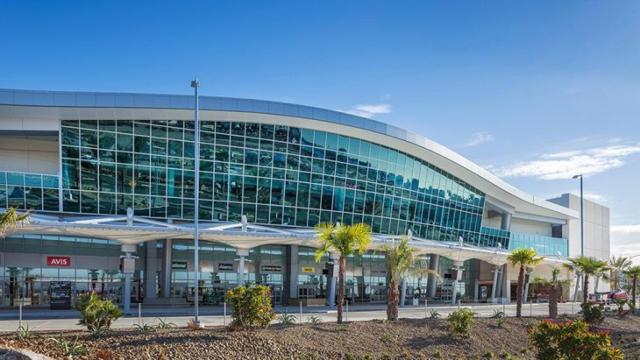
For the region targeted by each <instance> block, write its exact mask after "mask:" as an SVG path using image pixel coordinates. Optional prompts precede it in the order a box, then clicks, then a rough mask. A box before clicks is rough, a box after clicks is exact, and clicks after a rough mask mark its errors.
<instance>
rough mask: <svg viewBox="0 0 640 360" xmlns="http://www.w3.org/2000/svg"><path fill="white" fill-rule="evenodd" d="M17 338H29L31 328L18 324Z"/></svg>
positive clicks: (25, 339)
mask: <svg viewBox="0 0 640 360" xmlns="http://www.w3.org/2000/svg"><path fill="white" fill-rule="evenodd" d="M17 336H18V340H20V341H27V340H29V339H31V329H29V325H26V326H25V325H20V326H19V327H18V335H17Z"/></svg>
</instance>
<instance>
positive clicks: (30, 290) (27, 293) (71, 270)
mask: <svg viewBox="0 0 640 360" xmlns="http://www.w3.org/2000/svg"><path fill="white" fill-rule="evenodd" d="M0 251H1V252H2V253H3V254H4V256H5V264H7V263H8V262H9V263H12V262H11V261H9V260H8V258H9V257H13V256H16V257H19V258H20V260H21V261H20V264H23V266H12V265H5V266H0V306H17V305H18V304H19V303H23V304H24V305H26V306H29V305H48V304H49V295H50V294H49V285H50V283H51V282H52V281H69V282H70V283H71V292H72V300H73V301H75V299H76V298H77V296H78V295H80V294H82V293H84V292H88V291H91V290H93V291H96V292H98V293H99V294H101V295H102V296H104V297H106V298H111V299H113V300H116V301H120V299H119V297H120V293H121V292H120V287H121V273H120V271H119V269H118V268H117V264H118V259H119V256H120V245H119V244H117V243H115V242H112V241H109V240H103V239H92V238H81V237H67V236H50V235H21V236H10V237H7V238H0ZM51 254H55V255H56V256H69V257H71V259H72V261H71V266H69V267H68V268H67V267H65V268H62V267H51V266H48V265H47V263H46V261H47V260H46V257H47V256H46V255H51ZM82 256H92V257H96V258H98V257H99V258H101V259H102V260H104V259H107V258H110V259H111V260H112V261H102V263H103V264H104V263H111V264H114V265H113V267H110V266H104V265H101V266H95V267H88V266H82V265H79V264H78V261H77V260H78V257H82ZM87 262H88V261H84V262H82V263H84V264H86V263H87Z"/></svg>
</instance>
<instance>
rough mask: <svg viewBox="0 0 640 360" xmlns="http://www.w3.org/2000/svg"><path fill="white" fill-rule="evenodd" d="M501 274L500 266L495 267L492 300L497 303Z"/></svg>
mask: <svg viewBox="0 0 640 360" xmlns="http://www.w3.org/2000/svg"><path fill="white" fill-rule="evenodd" d="M499 275H500V267H499V266H494V267H493V284H492V285H491V302H492V303H494V304H495V303H496V293H497V291H498V276H499Z"/></svg>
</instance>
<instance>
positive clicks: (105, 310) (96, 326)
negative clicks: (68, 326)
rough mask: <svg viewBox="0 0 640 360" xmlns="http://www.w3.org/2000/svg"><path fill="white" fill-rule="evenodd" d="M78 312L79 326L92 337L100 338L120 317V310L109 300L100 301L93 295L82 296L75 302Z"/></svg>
mask: <svg viewBox="0 0 640 360" xmlns="http://www.w3.org/2000/svg"><path fill="white" fill-rule="evenodd" d="M76 309H78V311H80V315H81V318H80V322H78V324H79V325H84V326H86V327H87V330H89V332H90V333H91V334H92V335H95V336H102V335H104V334H105V333H107V332H108V331H109V329H110V328H111V323H113V322H114V321H115V320H117V319H118V318H119V317H121V316H122V310H120V308H118V306H117V305H116V304H114V303H112V302H111V301H109V300H102V299H100V298H99V297H98V295H96V294H95V293H87V294H83V295H81V296H80V297H79V298H78V301H77V302H76Z"/></svg>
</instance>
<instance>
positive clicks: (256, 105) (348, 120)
mask: <svg viewBox="0 0 640 360" xmlns="http://www.w3.org/2000/svg"><path fill="white" fill-rule="evenodd" d="M0 105H15V106H44V107H90V108H91V107H97V108H140V109H175V110H189V109H192V108H193V106H194V103H193V96H191V95H170V94H141V93H115V92H83V91H51V90H18V89H0ZM199 106H200V109H201V110H211V111H232V112H233V111H235V112H252V113H264V114H272V115H280V116H290V117H299V118H308V119H312V120H319V121H326V122H332V123H335V124H339V125H345V126H351V127H356V128H360V129H364V130H368V131H373V132H377V133H380V134H382V135H387V136H391V137H394V138H397V139H400V140H403V141H407V142H409V143H412V144H415V145H418V146H420V147H423V148H425V149H427V150H429V151H432V152H434V153H436V154H438V155H440V156H442V157H445V158H448V159H449V160H451V161H452V162H454V163H456V164H458V165H459V166H461V167H464V168H466V169H467V170H469V171H471V172H474V173H476V174H477V175H478V176H480V177H481V178H484V179H485V180H487V181H489V182H490V183H492V184H494V185H495V186H496V187H498V188H500V189H501V190H503V191H505V192H507V193H509V194H511V195H512V196H515V197H517V198H518V199H520V200H522V201H526V202H528V203H531V204H533V205H536V206H539V207H541V208H545V209H547V210H550V211H553V212H556V213H559V214H561V215H563V216H565V217H568V218H569V217H576V214H575V211H573V210H571V209H568V208H565V207H563V206H561V205H557V204H554V203H552V202H549V201H546V200H544V199H538V198H536V197H535V196H533V195H530V194H527V193H525V192H524V191H522V190H519V189H517V188H516V187H514V186H512V185H510V184H508V183H507V182H505V181H504V180H502V179H501V178H499V177H498V176H496V175H494V174H493V173H491V172H489V171H488V170H486V169H484V168H482V167H481V166H479V165H477V164H476V163H474V162H472V161H471V160H469V159H467V158H465V157H463V156H462V155H460V154H458V153H457V152H455V151H453V150H451V149H449V148H447V147H445V146H444V145H441V144H439V143H437V142H435V141H433V140H430V139H428V138H426V137H424V136H422V135H419V134H417V133H414V132H411V131H408V130H404V129H401V128H399V127H396V126H393V125H390V124H386V123H383V122H380V121H377V120H373V119H368V118H363V117H360V116H356V115H351V114H347V113H343V112H339V111H335V110H328V109H322V108H317V107H312V106H306V105H297V104H289V103H283V102H277V101H269V100H256V99H240V98H228V97H219V96H200V99H199Z"/></svg>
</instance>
